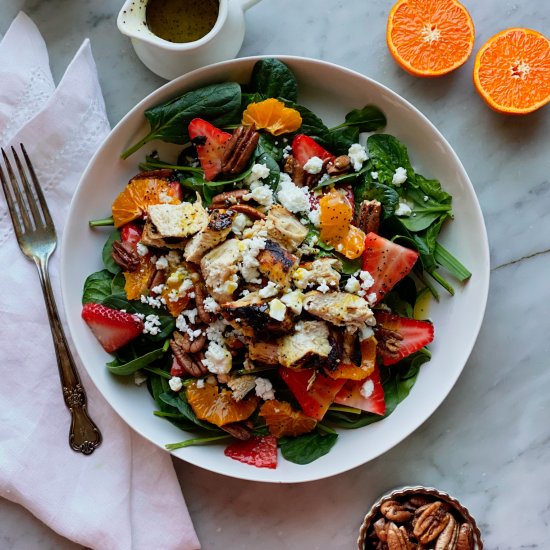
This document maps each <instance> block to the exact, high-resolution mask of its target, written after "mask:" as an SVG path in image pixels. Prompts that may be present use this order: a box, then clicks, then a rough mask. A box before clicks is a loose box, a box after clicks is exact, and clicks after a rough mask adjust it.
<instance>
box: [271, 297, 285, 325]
mask: <svg viewBox="0 0 550 550" xmlns="http://www.w3.org/2000/svg"><path fill="white" fill-rule="evenodd" d="M285 314H286V306H285V304H283V302H281V300H279V298H275V299H273V300H271V302H269V316H270V317H271V318H272V319H275V320H276V321H282V320H283V319H284V318H285Z"/></svg>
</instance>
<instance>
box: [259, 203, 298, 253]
mask: <svg viewBox="0 0 550 550" xmlns="http://www.w3.org/2000/svg"><path fill="white" fill-rule="evenodd" d="M265 228H266V229H267V235H268V237H269V238H270V239H273V240H274V241H277V242H278V243H279V244H281V245H282V246H283V247H284V248H286V249H287V250H290V251H291V252H294V250H296V249H297V248H298V247H299V246H300V245H301V244H302V242H303V241H304V239H305V238H306V235H307V227H305V226H304V225H302V224H301V223H300V221H299V220H298V219H297V218H296V217H295V216H294V215H292V214H291V213H290V212H289V211H288V210H287V209H286V208H285V207H284V206H281V205H279V204H275V205H273V206H272V207H271V209H270V210H269V214H268V215H267V220H266V221H265Z"/></svg>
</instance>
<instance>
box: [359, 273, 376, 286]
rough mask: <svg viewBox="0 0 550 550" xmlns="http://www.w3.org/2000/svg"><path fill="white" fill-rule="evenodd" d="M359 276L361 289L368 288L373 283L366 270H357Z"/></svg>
mask: <svg viewBox="0 0 550 550" xmlns="http://www.w3.org/2000/svg"><path fill="white" fill-rule="evenodd" d="M359 278H360V279H361V288H362V289H363V290H368V289H369V288H370V287H371V286H372V285H373V284H374V279H373V278H372V275H371V274H370V273H369V272H368V271H361V272H359Z"/></svg>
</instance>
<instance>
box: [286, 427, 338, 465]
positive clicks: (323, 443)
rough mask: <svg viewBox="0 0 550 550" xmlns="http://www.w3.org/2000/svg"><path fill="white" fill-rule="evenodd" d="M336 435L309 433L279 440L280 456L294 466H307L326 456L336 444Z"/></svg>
mask: <svg viewBox="0 0 550 550" xmlns="http://www.w3.org/2000/svg"><path fill="white" fill-rule="evenodd" d="M337 439H338V434H332V433H329V434H326V435H321V434H320V433H310V434H304V435H300V436H298V437H292V438H290V437H284V438H282V439H280V440H279V447H280V448H281V453H282V455H283V456H284V457H285V458H286V459H287V460H288V461H289V462H294V464H309V463H310V462H313V461H314V460H317V459H318V458H320V457H322V456H324V455H326V454H327V453H328V452H329V451H330V450H331V449H332V447H333V446H334V444H335V443H336V440H337Z"/></svg>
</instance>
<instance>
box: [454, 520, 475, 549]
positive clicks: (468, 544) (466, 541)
mask: <svg viewBox="0 0 550 550" xmlns="http://www.w3.org/2000/svg"><path fill="white" fill-rule="evenodd" d="M455 550H474V534H473V529H472V526H471V525H470V524H469V523H463V524H462V525H461V526H460V528H459V529H458V537H457V540H456V548H455Z"/></svg>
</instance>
